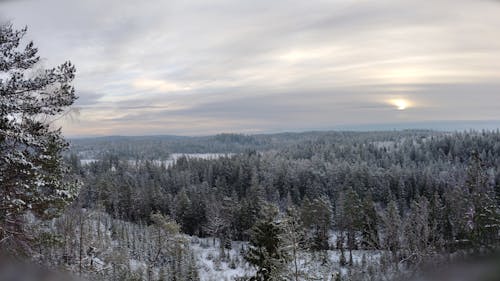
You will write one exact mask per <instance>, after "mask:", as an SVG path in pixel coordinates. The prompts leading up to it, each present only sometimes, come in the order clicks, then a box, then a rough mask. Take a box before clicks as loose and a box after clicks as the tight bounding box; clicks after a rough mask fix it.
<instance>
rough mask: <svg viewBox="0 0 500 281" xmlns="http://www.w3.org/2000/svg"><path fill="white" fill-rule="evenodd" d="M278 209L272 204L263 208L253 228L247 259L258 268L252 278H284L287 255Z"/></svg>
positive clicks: (263, 279) (263, 280)
mask: <svg viewBox="0 0 500 281" xmlns="http://www.w3.org/2000/svg"><path fill="white" fill-rule="evenodd" d="M277 215H278V210H277V208H276V207H274V206H272V205H267V206H265V207H263V209H262V216H261V219H259V220H258V221H257V222H256V223H255V225H254V226H253V228H252V233H251V236H250V247H249V249H248V252H247V254H246V255H245V259H246V260H247V261H248V262H249V263H250V264H252V265H254V266H255V267H256V268H257V272H256V274H255V276H254V277H252V278H251V279H250V280H255V281H257V280H258V281H261V280H262V281H267V280H282V278H281V275H282V272H283V271H284V269H285V266H286V262H287V259H288V257H287V255H286V252H285V251H284V249H283V244H282V240H281V235H282V233H283V229H282V226H281V225H280V223H279V222H278V221H277Z"/></svg>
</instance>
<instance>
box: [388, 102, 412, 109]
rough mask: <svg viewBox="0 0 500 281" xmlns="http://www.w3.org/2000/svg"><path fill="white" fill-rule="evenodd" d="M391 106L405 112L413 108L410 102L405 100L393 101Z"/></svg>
mask: <svg viewBox="0 0 500 281" xmlns="http://www.w3.org/2000/svg"><path fill="white" fill-rule="evenodd" d="M390 104H392V105H393V106H395V107H396V109H397V110H405V109H408V108H409V107H410V106H411V104H410V102H409V101H408V100H405V99H393V100H390Z"/></svg>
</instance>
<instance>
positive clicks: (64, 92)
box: [0, 24, 77, 250]
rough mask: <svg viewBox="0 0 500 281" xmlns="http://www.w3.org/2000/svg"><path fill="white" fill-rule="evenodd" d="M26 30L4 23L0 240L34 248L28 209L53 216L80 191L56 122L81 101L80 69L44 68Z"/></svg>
mask: <svg viewBox="0 0 500 281" xmlns="http://www.w3.org/2000/svg"><path fill="white" fill-rule="evenodd" d="M26 31H27V29H26V28H24V29H21V30H15V29H14V28H13V27H12V25H10V24H7V25H0V186H1V190H0V198H1V199H0V243H1V245H0V246H1V247H8V248H10V247H9V246H13V247H14V248H17V249H19V246H22V249H25V250H26V249H29V246H28V245H29V243H28V241H29V239H28V236H27V235H26V234H25V232H24V231H23V224H24V223H23V217H24V216H23V215H24V214H26V213H27V212H28V211H30V212H31V213H33V214H35V215H37V216H39V217H42V218H50V217H53V216H55V215H57V214H58V211H59V210H61V209H62V208H63V207H64V206H66V205H67V204H68V203H69V202H70V201H72V199H73V198H74V196H75V195H76V192H77V184H75V182H74V181H69V180H68V178H67V171H68V169H67V167H66V166H65V165H64V163H63V159H62V156H61V152H62V151H63V150H64V149H65V148H66V147H67V143H66V142H65V140H64V139H63V137H62V136H61V130H60V129H57V128H54V122H55V121H56V120H57V118H60V116H61V115H62V114H63V113H64V112H65V110H66V109H67V108H68V107H69V106H71V105H72V104H73V102H74V101H75V99H76V96H75V90H74V88H73V86H72V85H71V82H72V80H73V78H74V77H75V67H74V66H73V65H72V64H71V63H70V62H66V63H63V64H62V65H60V66H58V67H55V68H50V69H42V68H40V65H39V61H40V57H39V56H38V55H37V52H38V50H37V48H36V47H35V46H34V44H33V43H32V42H29V43H27V44H26V45H25V46H22V45H21V43H22V39H23V37H24V35H25V34H26Z"/></svg>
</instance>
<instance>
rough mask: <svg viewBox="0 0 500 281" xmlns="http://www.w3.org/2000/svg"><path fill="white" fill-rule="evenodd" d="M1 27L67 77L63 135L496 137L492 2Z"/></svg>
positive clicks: (113, 6) (153, 15)
mask: <svg viewBox="0 0 500 281" xmlns="http://www.w3.org/2000/svg"><path fill="white" fill-rule="evenodd" d="M0 22H11V23H12V24H13V25H14V26H16V27H23V26H28V29H29V30H28V34H27V36H26V37H27V39H29V40H33V41H34V42H35V44H36V46H38V48H39V54H40V55H41V57H42V58H43V60H42V63H41V65H40V67H52V66H55V65H58V64H60V63H62V62H64V61H66V60H70V61H71V62H73V63H74V64H75V65H76V67H77V78H76V79H75V82H74V85H75V87H76V90H77V95H78V96H79V99H78V100H77V102H76V103H75V105H74V108H73V110H72V111H71V113H70V114H68V115H67V116H66V117H65V118H63V119H62V120H63V121H62V122H61V126H62V128H63V132H64V133H65V135H67V136H100V135H151V134H176V135H207V134H214V133H220V132H239V133H266V132H279V131H301V130H302V131H304V130H326V129H335V128H350V127H356V126H357V127H363V128H370V126H371V127H374V128H375V127H380V126H384V124H385V125H388V124H400V125H398V126H403V127H404V126H405V125H404V124H433V123H436V122H441V123H446V124H451V123H454V122H455V123H460V122H467V124H480V123H482V122H487V123H488V124H490V125H491V126H493V127H500V122H498V120H500V1H496V0H454V1H448V0H433V1H422V0H418V1H417V0H415V1H409V0H387V1H379V0H367V1H362V0H350V1H344V0H342V1H340V0H329V1H326V0H321V1H320V0H308V1H303V0H289V1H282V0H274V1H268V0H264V1H263V0H251V1H235V0H211V1H203V0H198V1H191V0H181V1H177V0H168V1H159V0H148V1H137V0H135V1H129V0H106V1H103V0H85V1H83V0H82V1H76V0H73V1H70V0H43V1H41V0H33V1H29V0H17V1H16V0H10V1H9V0H0ZM401 124H403V125H401ZM408 126H410V125H408ZM421 126H426V125H421ZM429 126H431V125H429Z"/></svg>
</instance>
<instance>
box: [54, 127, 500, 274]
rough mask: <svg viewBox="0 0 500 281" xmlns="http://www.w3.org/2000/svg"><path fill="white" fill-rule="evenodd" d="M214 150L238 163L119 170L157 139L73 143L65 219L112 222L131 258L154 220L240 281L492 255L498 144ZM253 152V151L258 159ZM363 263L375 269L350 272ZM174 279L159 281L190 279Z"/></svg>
mask: <svg viewBox="0 0 500 281" xmlns="http://www.w3.org/2000/svg"><path fill="white" fill-rule="evenodd" d="M285 136H290V137H285ZM220 139H221V136H214V137H210V138H205V140H204V141H205V144H204V146H205V147H212V148H213V147H220V149H219V150H215V151H210V150H204V151H202V150H198V152H226V153H230V152H231V150H230V149H229V148H231V147H233V148H234V147H238V150H234V153H232V152H231V153H232V154H227V155H226V156H217V157H216V158H213V159H200V158H197V157H196V156H195V155H196V154H188V153H189V152H192V150H191V145H190V144H188V145H186V147H181V146H176V145H171V144H170V143H169V140H168V139H164V140H162V142H163V145H164V146H165V147H169V146H171V147H174V149H177V150H170V151H168V152H166V153H174V152H175V153H186V156H184V157H180V158H178V159H177V160H176V161H175V163H173V164H170V165H168V166H166V165H165V164H162V163H158V162H155V161H152V159H137V158H135V159H134V158H132V159H130V158H128V157H130V151H131V148H135V147H140V149H141V150H142V151H140V152H139V151H138V154H139V155H154V154H155V152H154V151H155V150H156V149H158V147H159V146H158V145H157V144H156V142H157V141H158V137H154V138H147V137H145V138H141V139H129V140H123V141H122V142H118V143H114V142H102V140H98V141H95V142H91V141H90V140H84V141H82V142H81V143H80V142H79V141H78V140H75V141H73V142H72V145H71V150H70V152H68V153H67V156H66V159H67V162H68V163H69V165H70V167H71V171H72V174H74V175H75V177H76V178H78V180H79V181H81V182H82V183H83V186H82V188H81V190H80V194H79V197H78V200H77V203H75V204H74V206H73V208H76V210H79V211H78V212H82V211H81V210H85V211H84V213H85V214H84V216H90V217H91V216H92V215H91V214H94V212H95V214H97V215H98V216H103V217H106V218H107V220H113V221H115V222H118V221H119V222H120V223H119V224H123V225H125V228H126V230H125V232H126V233H128V234H123V233H122V234H120V235H124V236H125V237H126V238H123V237H122V238H120V239H126V240H127V241H128V243H132V245H135V244H140V243H141V242H139V241H141V238H140V237H141V236H140V235H138V234H130V233H134V230H133V229H134V228H136V227H138V226H143V227H146V228H148V229H149V228H150V227H154V226H156V225H157V224H158V220H159V218H161V220H165V222H162V223H165V224H168V225H170V224H172V225H175V226H176V227H174V228H175V229H176V231H178V233H182V234H185V235H187V236H186V237H191V238H192V237H198V238H200V239H207V238H208V241H210V239H213V240H214V241H212V242H210V243H208V244H211V247H216V248H218V251H217V252H216V257H215V259H220V260H221V261H223V262H227V263H228V264H230V263H232V266H233V267H239V266H242V267H243V266H245V265H244V264H246V265H247V266H248V265H251V266H253V267H254V271H248V272H245V273H247V274H248V273H249V272H251V274H254V277H253V279H251V280H261V279H262V280H280V278H281V279H286V280H313V279H312V278H313V276H308V272H307V271H308V270H307V269H306V268H305V266H304V264H306V261H304V259H307V258H306V256H307V257H308V259H310V260H311V261H309V263H311V264H314V266H315V267H326V268H327V269H326V270H322V272H324V271H326V272H327V273H322V274H323V276H328V277H315V278H320V279H321V278H333V277H332V276H336V277H335V278H336V280H344V279H345V280H385V279H383V278H393V279H396V278H403V276H404V278H408V276H411V275H412V274H415V272H418V270H422V269H424V268H428V267H433V266H434V267H435V266H438V265H439V264H441V263H446V262H449V261H450V260H453V259H460V258H459V257H461V258H464V259H465V258H466V257H468V256H473V255H487V254H492V253H494V252H495V251H496V249H497V247H498V242H499V226H500V223H499V222H500V221H499V218H500V217H499V213H498V207H499V204H500V171H499V170H498V165H499V164H500V163H499V162H498V161H499V160H498V159H500V157H499V156H500V133H499V132H496V131H495V132H488V131H484V132H474V131H471V132H457V133H440V132H433V131H394V132H366V133H365V132H311V133H301V134H287V135H281V134H280V135H263V136H243V135H241V136H239V135H234V136H233V135H232V136H231V138H230V139H228V136H224V142H226V143H227V147H228V149H224V148H223V145H222V144H221V141H220ZM194 141H196V142H199V140H194ZM173 142H174V143H175V142H176V140H174V141H173ZM256 143H260V144H261V145H262V147H263V149H260V150H259V149H255V148H256ZM269 147H271V148H269ZM89 149H91V150H92V151H98V152H100V153H99V154H98V155H99V156H98V159H97V160H96V161H94V162H90V163H86V164H82V161H81V159H80V158H79V157H80V155H79V153H80V154H81V155H87V154H86V153H85V152H86V151H88V150H89ZM239 151H243V152H239ZM190 155H191V156H190ZM95 214H94V216H95ZM79 216H81V215H79ZM79 219H81V218H79ZM86 220H88V221H87V222H85V223H86V224H88V223H90V224H96V223H97V224H98V225H100V224H102V222H99V221H100V219H98V222H95V218H94V219H91V218H87V219H86ZM122 227H123V226H122ZM170 227H171V226H170ZM96 228H97V230H96ZM98 228H99V227H97V226H94V227H90V228H89V229H93V231H99V230H98ZM139 229H140V227H139ZM121 231H124V230H121ZM136 231H137V230H136ZM89 235H91V236H92V234H89ZM94 235H98V236H99V234H94ZM143 235H144V234H143ZM149 235H151V234H149ZM166 237H168V235H167V236H166ZM136 239H137V240H138V241H135V240H136ZM130 240H132V241H130ZM215 240H217V242H215ZM204 241H205V240H204ZM234 241H241V242H244V243H243V244H241V245H244V246H241V249H237V250H238V251H240V252H241V253H239V254H238V255H236V256H237V257H238V258H239V260H237V262H235V261H234V260H231V259H232V258H233V259H234V255H233V257H231V255H230V253H231V249H232V247H233V246H232V244H234V243H233V242H234ZM88 243H89V244H90V245H92V243H90V242H88ZM143 243H144V241H143ZM148 243H153V244H155V245H156V246H157V247H159V246H158V245H161V244H162V243H166V242H164V241H163V242H162V241H158V242H154V240H151V241H148ZM206 243H207V242H206ZM205 246H206V245H205ZM86 247H88V246H86ZM134 247H135V246H130V245H128V246H127V247H126V248H127V251H128V253H127V254H128V255H132V256H134V255H139V256H141V255H144V253H136V252H135V251H136V249H134ZM149 247H152V246H151V245H149ZM58 250H60V249H58ZM56 252H57V251H56ZM329 253H330V254H329ZM331 253H334V254H331ZM360 253H363V254H364V255H365V256H366V257H365V259H366V258H367V257H369V258H371V259H372V263H367V262H366V261H364V262H362V261H361V260H357V259H356V255H359V254H360ZM308 254H311V256H310V257H309V256H308ZM146 255H147V254H146ZM164 255H165V256H163V258H161V259H159V258H158V257H157V258H156V259H154V261H151V257H144V256H142V257H139V258H138V259H139V260H141V261H143V262H144V263H145V264H146V265H148V267H152V268H158V270H159V269H161V268H163V267H164V266H167V265H168V264H169V262H168V257H169V254H167V253H165V254H164ZM170 255H171V254H170ZM186 255H187V254H186ZM190 255H193V254H192V253H191V254H190ZM332 255H334V257H331V256H332ZM335 255H337V256H335ZM72 259H73V260H75V259H76V258H75V257H73V258H72ZM185 259H186V265H185V266H184V268H191V267H194V268H196V266H198V265H197V264H196V262H197V261H196V259H195V258H193V257H190V256H189V255H187V256H186V257H185ZM76 260H77V259H76ZM198 263H199V261H198ZM363 263H364V264H363ZM294 264H295V267H294V266H293V265H294ZM297 264H299V265H297ZM332 264H333V265H332ZM374 265H375V266H374ZM368 267H370V270H369V271H368V272H369V273H368V274H367V273H366V272H367V268H368ZM158 270H156V271H155V270H152V269H151V271H152V272H150V273H149V274H151V275H154V276H157V277H152V276H150V277H148V278H149V279H148V280H156V279H155V278H158V280H160V279H161V278H160V277H161V275H162V274H163V273H162V274H160V273H159V271H158ZM89 274H90V273H89ZM144 274H146V273H144ZM175 274H177V273H175ZM175 274H173V275H172V274H170V275H169V274H165V275H164V276H167V277H165V278H167V279H166V280H179V279H175V278H181V280H191V279H189V278H193V277H172V276H174V275H175ZM179 274H181V275H182V274H185V273H179ZM325 274H326V275H325ZM181 275H179V276H181ZM168 276H170V277H168ZM388 276H389V277H388ZM243 277H244V276H242V278H243ZM247 277H248V278H250V276H247ZM168 278H174V279H168ZM182 278H187V279H182ZM197 278H201V279H202V280H208V279H206V278H203V277H197ZM308 278H311V279H308ZM214 280H215V279H214ZM324 280H327V279H324Z"/></svg>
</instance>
